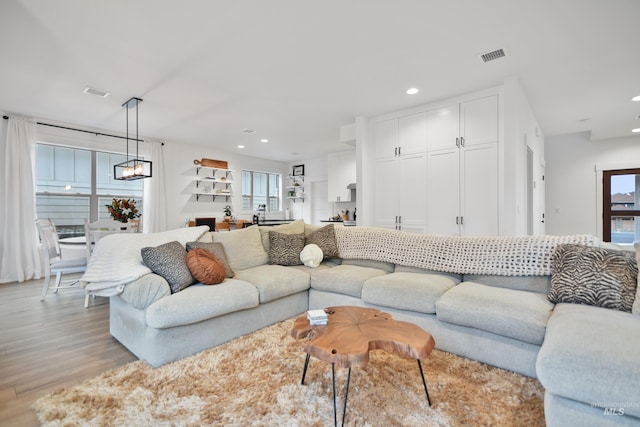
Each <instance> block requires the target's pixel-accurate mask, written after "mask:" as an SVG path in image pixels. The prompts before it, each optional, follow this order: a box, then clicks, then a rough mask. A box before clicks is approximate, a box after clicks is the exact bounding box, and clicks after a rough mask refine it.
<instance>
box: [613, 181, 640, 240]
mask: <svg viewBox="0 0 640 427" xmlns="http://www.w3.org/2000/svg"><path fill="white" fill-rule="evenodd" d="M638 178H640V175H612V176H611V210H612V211H627V210H629V211H630V210H634V209H635V201H636V183H637V182H638ZM611 230H612V231H613V230H614V228H613V227H612V228H611Z"/></svg>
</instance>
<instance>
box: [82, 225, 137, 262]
mask: <svg viewBox="0 0 640 427" xmlns="http://www.w3.org/2000/svg"><path fill="white" fill-rule="evenodd" d="M123 227H125V225H124V223H122V222H118V221H114V220H112V219H99V220H97V221H95V222H89V220H88V219H86V218H85V220H84V236H85V242H86V245H87V260H89V258H91V253H92V252H93V248H94V246H95V245H96V243H98V240H100V239H101V238H102V237H104V236H106V235H109V234H114V233H122V232H128V230H122V228H123Z"/></svg>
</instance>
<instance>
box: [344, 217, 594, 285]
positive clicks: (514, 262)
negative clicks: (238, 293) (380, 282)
mask: <svg viewBox="0 0 640 427" xmlns="http://www.w3.org/2000/svg"><path fill="white" fill-rule="evenodd" d="M335 232H336V241H337V244H338V251H339V253H340V257H341V258H345V259H357V258H364V259H372V260H376V261H384V262H390V263H392V264H400V265H405V266H409V267H420V268H424V269H427V270H437V271H445V272H448V273H458V274H492V275H499V276H545V275H550V274H551V267H552V266H551V259H552V255H553V251H554V250H555V248H556V246H557V245H559V244H562V243H574V244H580V245H589V246H595V245H597V244H599V240H598V238H597V237H595V236H591V235H586V234H583V235H571V236H549V235H543V236H477V237H474V236H442V235H433V234H414V233H407V232H404V231H396V230H388V229H384V228H372V227H336V228H335Z"/></svg>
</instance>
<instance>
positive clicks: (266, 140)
mask: <svg viewBox="0 0 640 427" xmlns="http://www.w3.org/2000/svg"><path fill="white" fill-rule="evenodd" d="M260 142H264V143H267V142H269V140H268V139H267V138H262V139H261V140H260Z"/></svg>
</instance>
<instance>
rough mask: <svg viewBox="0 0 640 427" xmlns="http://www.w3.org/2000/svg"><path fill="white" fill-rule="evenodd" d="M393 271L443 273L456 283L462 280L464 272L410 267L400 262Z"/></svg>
mask: <svg viewBox="0 0 640 427" xmlns="http://www.w3.org/2000/svg"><path fill="white" fill-rule="evenodd" d="M393 271H394V272H396V273H420V274H442V275H444V276H448V277H451V278H452V279H453V280H455V282H456V284H458V283H460V282H462V274H458V273H447V272H444V271H436V270H428V269H426V268H420V267H409V266H407V265H400V264H396V267H395V269H394V270H393Z"/></svg>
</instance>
